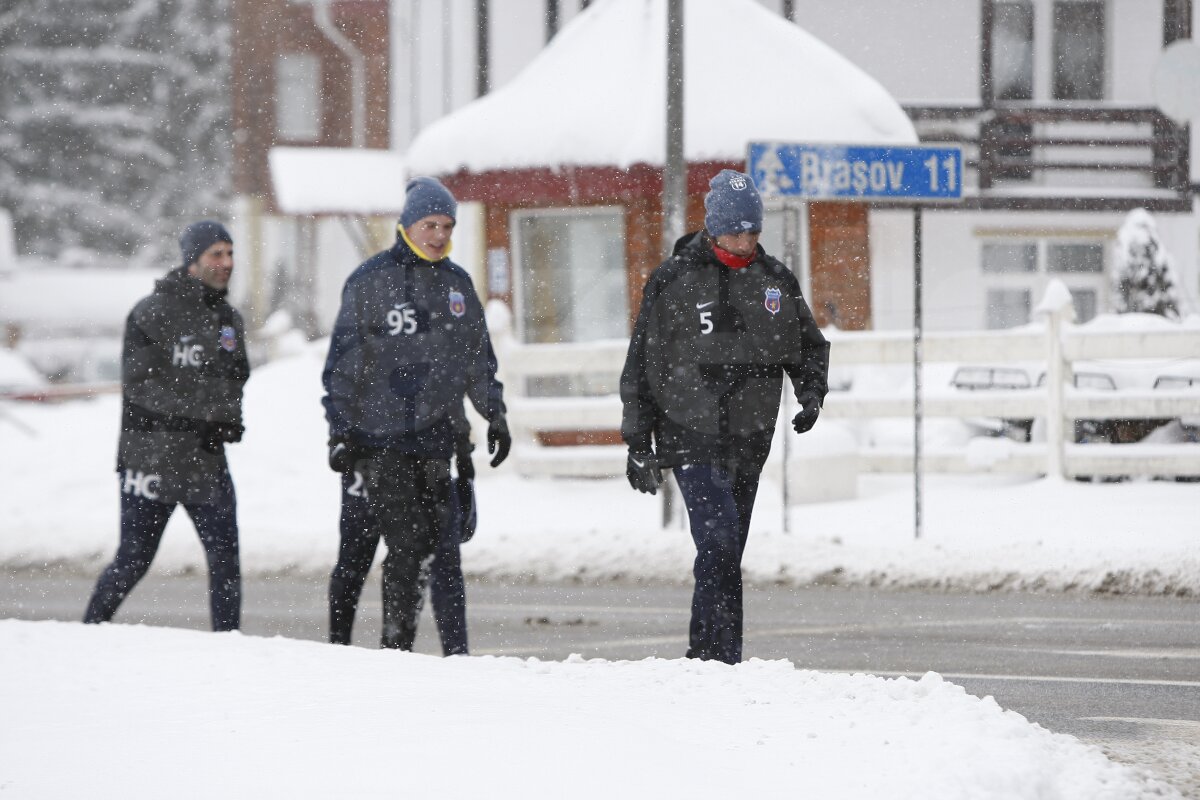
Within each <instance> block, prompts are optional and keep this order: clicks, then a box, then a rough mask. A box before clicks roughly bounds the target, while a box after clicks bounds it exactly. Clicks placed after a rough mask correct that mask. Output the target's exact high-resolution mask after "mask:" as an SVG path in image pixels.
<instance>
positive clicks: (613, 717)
mask: <svg viewBox="0 0 1200 800" xmlns="http://www.w3.org/2000/svg"><path fill="white" fill-rule="evenodd" d="M0 654H2V655H0V676H2V678H3V679H2V680H0V708H3V709H4V722H3V724H2V725H0V753H3V754H4V755H3V759H2V760H0V793H2V794H3V795H4V797H6V798H7V797H12V798H34V797H36V798H45V797H85V796H86V797H97V796H98V797H104V796H120V797H122V798H130V799H132V798H143V797H145V798H150V797H153V798H158V797H164V796H167V797H178V798H188V797H197V798H199V797H268V796H269V797H289V798H310V797H311V798H318V797H355V798H359V797H361V798H366V797H410V796H436V797H442V798H483V797H487V798H552V797H571V798H593V797H594V798H614V797H734V796H737V797H777V796H780V795H784V794H786V795H790V796H794V797H813V798H840V799H841V800H876V798H881V797H886V798H891V799H892V800H902V798H912V799H913V800H918V799H919V800H936V799H939V798H944V799H945V800H966V799H967V798H972V799H974V800H986V799H987V798H996V800H1001V798H1004V799H1011V798H1039V800H1070V799H1074V798H1077V799H1078V800H1136V798H1143V797H1178V795H1177V794H1175V793H1174V792H1172V791H1171V790H1170V789H1168V788H1167V787H1165V786H1164V785H1162V784H1161V783H1157V782H1153V781H1149V780H1147V779H1145V778H1143V777H1139V776H1138V775H1137V774H1136V773H1135V772H1134V771H1133V770H1132V769H1130V768H1129V767H1125V766H1121V765H1118V764H1115V763H1113V762H1112V761H1109V760H1108V759H1106V758H1105V757H1104V755H1103V754H1102V753H1101V752H1100V751H1099V750H1098V749H1096V748H1094V747H1091V746H1088V745H1084V744H1083V743H1081V742H1080V741H1078V740H1077V739H1075V738H1073V737H1071V736H1065V735H1061V734H1054V733H1051V732H1049V731H1047V730H1045V729H1043V728H1041V727H1039V726H1037V725H1033V724H1030V723H1029V722H1027V721H1026V720H1025V719H1024V717H1021V716H1020V715H1018V714H1016V713H1014V712H1011V711H1003V710H1001V708H1000V707H999V706H997V705H996V703H995V702H994V701H993V700H992V699H991V698H984V699H980V698H977V697H973V696H971V695H968V694H966V692H964V691H963V690H962V689H961V688H960V687H958V686H955V685H954V684H951V683H948V682H946V681H944V680H943V679H942V678H940V677H938V676H937V675H934V674H932V673H930V674H927V675H925V677H923V678H921V679H920V680H917V681H913V680H909V679H906V678H899V679H893V680H885V679H883V678H878V677H874V676H869V675H834V674H822V673H818V672H812V671H807V670H796V669H794V668H793V667H792V665H791V664H790V663H789V662H786V661H757V660H754V661H750V662H747V663H744V664H740V665H738V666H737V667H729V666H726V665H723V664H717V663H714V662H695V661H687V660H662V659H647V660H644V661H637V662H609V661H601V660H590V661H589V660H583V659H580V658H571V659H568V660H567V661H565V662H561V663H551V662H542V661H538V660H537V659H529V660H519V659H513V658H494V657H473V658H462V657H456V658H450V659H441V658H435V657H432V656H423V655H416V654H412V653H400V652H394V651H372V650H365V649H361V648H346V647H331V646H329V645H325V644H318V643H314V642H300V641H293V640H286V639H261V638H253V637H246V636H242V635H239V634H236V633H234V634H209V633H201V632H194V631H180V630H169V629H155V628H147V627H142V626H125V625H110V626H102V627H90V626H84V625H81V624H78V623H57V622H19V621H13V620H7V621H0Z"/></svg>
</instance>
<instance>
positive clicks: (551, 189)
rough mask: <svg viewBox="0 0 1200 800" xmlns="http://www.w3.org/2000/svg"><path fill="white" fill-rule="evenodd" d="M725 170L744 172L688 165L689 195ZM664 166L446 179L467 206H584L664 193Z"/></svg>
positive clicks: (733, 165)
mask: <svg viewBox="0 0 1200 800" xmlns="http://www.w3.org/2000/svg"><path fill="white" fill-rule="evenodd" d="M722 169H736V170H744V169H745V164H743V163H742V162H738V161H699V162H692V163H689V164H688V171H687V172H688V175H687V193H688V194H689V195H696V194H704V193H705V192H707V191H708V182H709V181H710V180H711V179H712V176H713V175H716V174H717V173H718V172H720V171H721V170H722ZM662 173H663V170H662V167H656V166H651V165H649V164H634V165H633V166H632V167H629V168H628V169H620V168H618V167H597V166H573V165H566V166H560V167H535V168H522V169H511V170H487V171H485V172H468V171H466V170H461V171H459V172H456V173H453V174H451V175H442V176H440V178H441V180H442V182H443V183H445V184H446V187H447V188H448V189H449V190H450V191H451V192H453V193H454V196H455V198H457V199H458V200H460V201H464V202H479V203H502V204H505V205H516V206H542V205H565V206H578V205H590V204H596V203H605V202H614V201H615V202H621V201H628V200H634V199H644V198H646V197H656V196H658V195H660V194H662Z"/></svg>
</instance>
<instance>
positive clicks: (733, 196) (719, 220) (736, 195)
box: [704, 169, 763, 236]
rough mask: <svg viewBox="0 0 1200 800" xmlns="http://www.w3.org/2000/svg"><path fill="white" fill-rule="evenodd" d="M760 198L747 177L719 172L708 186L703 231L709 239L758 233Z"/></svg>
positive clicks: (761, 210)
mask: <svg viewBox="0 0 1200 800" xmlns="http://www.w3.org/2000/svg"><path fill="white" fill-rule="evenodd" d="M762 222H763V204H762V198H761V197H760V196H759V194H758V189H757V188H756V187H755V186H754V181H753V180H751V179H750V176H749V175H746V174H744V173H741V172H735V171H734V170H731V169H723V170H721V171H720V172H718V173H717V174H716V175H715V176H714V177H713V179H712V180H711V181H709V183H708V194H706V195H705V196H704V228H705V230H707V231H708V232H709V234H710V235H712V236H724V235H725V234H727V233H745V232H747V231H761V230H762Z"/></svg>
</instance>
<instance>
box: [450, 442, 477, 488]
mask: <svg viewBox="0 0 1200 800" xmlns="http://www.w3.org/2000/svg"><path fill="white" fill-rule="evenodd" d="M474 449H475V445H473V444H471V438H470V437H469V436H459V437H457V438H456V439H455V440H454V465H455V467H456V468H457V469H458V477H459V478H461V479H463V480H468V481H473V480H475V462H473V461H472V460H471V451H472V450H474Z"/></svg>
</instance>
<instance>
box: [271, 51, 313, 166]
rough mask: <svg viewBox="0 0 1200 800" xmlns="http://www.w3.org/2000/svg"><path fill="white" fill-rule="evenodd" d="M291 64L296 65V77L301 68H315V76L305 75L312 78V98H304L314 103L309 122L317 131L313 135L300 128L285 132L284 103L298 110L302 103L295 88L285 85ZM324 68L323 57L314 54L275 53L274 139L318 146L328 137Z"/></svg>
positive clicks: (300, 52) (296, 52)
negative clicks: (287, 69)
mask: <svg viewBox="0 0 1200 800" xmlns="http://www.w3.org/2000/svg"><path fill="white" fill-rule="evenodd" d="M288 62H290V63H292V64H294V65H296V70H297V72H296V74H297V75H298V74H299V71H300V70H301V69H309V68H311V69H312V75H310V76H306V77H310V78H311V79H312V96H311V97H309V98H304V99H305V100H311V101H312V104H313V105H312V113H311V115H310V117H311V119H310V121H311V122H312V124H313V125H314V128H315V129H314V131H313V132H312V133H310V132H309V129H308V128H304V129H303V130H300V129H299V127H296V128H289V129H287V130H285V129H284V126H283V123H284V119H285V114H284V113H283V108H284V104H285V103H286V104H289V107H295V106H294V104H296V103H301V102H302V101H301V100H300V98H298V97H296V93H295V91H294V89H295V87H285V86H284V83H285V82H284V80H283V75H284V73H285V65H286V64H287V63H288ZM324 67H325V65H324V64H323V63H322V61H321V57H320V56H318V55H316V54H315V53H308V52H304V51H294V52H284V53H278V54H276V56H275V64H274V80H275V93H274V97H273V101H274V107H273V109H272V111H273V114H274V123H275V125H274V127H275V136H276V137H278V139H279V141H281V142H289V143H296V144H315V143H317V142H320V141H321V137H322V136H324V134H325V108H324V105H323V104H322V89H323V83H322V81H323V80H324V76H323V72H324ZM285 89H287V91H285Z"/></svg>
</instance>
